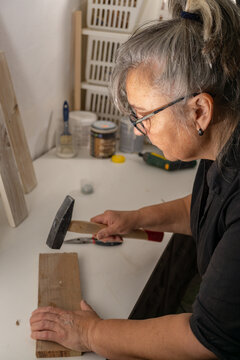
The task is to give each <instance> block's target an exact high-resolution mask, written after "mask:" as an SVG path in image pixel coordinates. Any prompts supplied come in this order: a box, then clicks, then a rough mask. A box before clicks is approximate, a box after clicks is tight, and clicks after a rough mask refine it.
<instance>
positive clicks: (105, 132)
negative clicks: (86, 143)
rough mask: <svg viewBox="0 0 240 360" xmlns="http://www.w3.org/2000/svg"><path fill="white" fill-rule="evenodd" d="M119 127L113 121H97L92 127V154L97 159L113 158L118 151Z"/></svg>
mask: <svg viewBox="0 0 240 360" xmlns="http://www.w3.org/2000/svg"><path fill="white" fill-rule="evenodd" d="M116 132H117V125H116V124H115V123H113V122H111V121H104V120H99V121H95V122H94V123H93V124H92V126H91V149H90V154H91V155H92V156H94V157H97V158H108V157H111V156H112V155H113V154H114V153H115V151H116Z"/></svg>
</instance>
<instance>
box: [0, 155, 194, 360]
mask: <svg viewBox="0 0 240 360" xmlns="http://www.w3.org/2000/svg"><path fill="white" fill-rule="evenodd" d="M124 155H125V157H126V162H125V163H122V164H115V163H113V162H112V161H111V160H110V159H95V158H92V157H90V156H89V155H88V152H86V151H82V152H81V153H80V154H79V155H78V157H76V158H73V159H60V158H57V157H56V156H55V152H54V150H52V151H50V152H49V153H47V154H45V155H44V156H42V157H41V158H39V159H37V160H36V161H34V167H35V171H36V175H37V179H38V186H37V187H36V188H35V189H34V190H33V191H32V192H31V193H30V194H28V195H26V201H27V205H28V209H29V216H28V218H27V219H26V220H25V221H24V222H23V223H22V224H20V225H19V226H18V227H17V228H10V227H9V225H8V223H7V219H6V216H5V213H4V211H3V206H2V202H1V199H0V234H1V235H0V288H1V295H0V359H4V360H16V359H21V360H22V359H24V360H30V359H31V360H32V359H35V341H34V340H32V339H31V338H30V326H29V318H30V315H31V312H32V311H33V310H34V309H35V308H36V306H37V298H38V294H37V292H38V257H39V253H51V252H57V251H61V252H77V253H78V255H79V267H80V280H81V290H82V297H83V298H84V299H85V300H86V301H87V302H88V303H89V304H90V305H91V306H93V308H94V309H95V310H96V311H97V313H98V314H99V315H100V316H101V317H104V318H127V317H128V316H129V314H130V312H131V310H132V308H133V306H134V304H135V303H136V301H137V299H138V296H139V295H140V293H141V291H142V289H143V288H144V285H145V283H146V282H147V280H148V278H149V276H150V274H151V272H152V270H153V269H154V266H155V265H156V263H157V261H158V259H159V257H160V256H161V254H162V252H163V250H164V248H165V246H166V245H167V242H168V240H169V238H170V234H165V236H164V240H163V242H162V243H155V242H150V241H144V240H134V239H125V240H124V244H123V245H121V246H116V247H101V246H97V245H91V244H88V245H63V246H62V248H61V250H51V249H49V248H48V247H47V246H46V239H47V235H48V233H49V230H50V227H51V224H52V221H53V219H54V217H55V215H56V212H57V210H58V208H59V206H60V205H61V203H62V201H63V200H64V198H65V196H66V195H67V194H69V195H71V196H72V197H74V198H75V205H74V211H73V217H72V219H75V220H90V218H91V217H92V216H94V215H96V214H99V213H101V212H103V211H104V210H106V209H117V210H131V209H137V208H139V207H142V206H145V205H150V204H156V203H159V202H162V201H168V200H172V199H175V198H177V197H182V196H184V195H187V194H188V193H190V192H191V189H192V184H193V179H194V175H195V172H196V169H195V168H194V169H188V170H180V171H176V172H167V171H164V170H161V169H158V168H155V167H152V166H149V165H146V164H145V163H144V161H143V160H142V159H141V158H140V157H138V156H137V155H136V154H124ZM81 179H88V180H90V181H91V182H92V183H93V186H94V193H93V194H91V195H83V194H81V192H80V181H81ZM73 236H74V234H73V233H68V234H67V236H66V239H67V238H71V237H73ZM16 321H19V325H18V326H17V325H16ZM77 358H78V357H77ZM79 359H80V357H79ZM84 359H85V360H90V359H101V357H99V356H97V355H95V354H90V353H89V354H84Z"/></svg>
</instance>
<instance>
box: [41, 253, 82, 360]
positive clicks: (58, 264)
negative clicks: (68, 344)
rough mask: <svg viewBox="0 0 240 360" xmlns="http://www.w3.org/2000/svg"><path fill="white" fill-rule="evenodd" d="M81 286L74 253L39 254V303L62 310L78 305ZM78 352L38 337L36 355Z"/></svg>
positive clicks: (78, 353)
mask: <svg viewBox="0 0 240 360" xmlns="http://www.w3.org/2000/svg"><path fill="white" fill-rule="evenodd" d="M80 301H81V290H80V276H79V266H78V256H77V253H53V254H40V255H39V283H38V306H55V307H60V308H62V309H65V310H78V309H79V308H80ZM79 355H81V353H80V352H77V351H73V350H70V349H67V348H65V347H63V346H61V345H59V344H56V343H54V342H50V341H39V340H38V341H37V343H36V356H37V357H38V358H47V357H68V356H79Z"/></svg>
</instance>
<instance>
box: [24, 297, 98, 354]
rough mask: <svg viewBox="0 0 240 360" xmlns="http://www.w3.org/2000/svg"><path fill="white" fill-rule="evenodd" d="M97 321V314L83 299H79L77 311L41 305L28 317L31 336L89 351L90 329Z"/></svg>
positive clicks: (70, 347) (77, 349) (73, 348)
mask: <svg viewBox="0 0 240 360" xmlns="http://www.w3.org/2000/svg"><path fill="white" fill-rule="evenodd" d="M99 321H101V319H100V318H99V316H98V315H97V314H96V313H95V311H94V310H93V309H92V308H91V307H90V306H89V305H88V304H87V303H86V302H85V301H81V303H80V310H79V311H66V310H62V309H59V308H55V307H51V306H48V307H41V308H38V309H37V310H35V311H34V312H33V313H32V316H31V318H30V324H31V337H32V338H33V339H35V340H48V341H54V342H57V343H58V344H61V345H63V346H65V347H66V348H69V349H72V350H76V351H82V352H86V351H91V331H92V330H93V329H94V327H95V325H96V324H97V323H98V322H99Z"/></svg>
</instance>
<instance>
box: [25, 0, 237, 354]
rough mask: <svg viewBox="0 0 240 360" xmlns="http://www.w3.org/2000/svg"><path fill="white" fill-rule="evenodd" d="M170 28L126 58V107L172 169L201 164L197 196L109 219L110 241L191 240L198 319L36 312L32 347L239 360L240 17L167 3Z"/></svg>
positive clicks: (118, 94)
mask: <svg viewBox="0 0 240 360" xmlns="http://www.w3.org/2000/svg"><path fill="white" fill-rule="evenodd" d="M169 5H170V9H171V10H172V14H173V18H172V19H171V20H168V21H161V22H158V23H155V24H154V25H151V26H148V27H146V28H144V29H141V30H140V31H138V32H136V33H135V34H134V35H133V36H132V37H131V38H130V39H129V40H128V41H127V42H126V43H125V44H123V45H122V46H121V48H120V50H119V52H118V56H117V60H116V67H115V70H114V73H113V78H112V92H113V98H114V101H115V103H116V105H117V106H118V108H119V109H120V110H121V111H123V112H128V113H129V114H130V120H131V122H132V124H133V125H134V126H135V132H136V133H137V134H138V135H146V136H148V137H149V139H150V140H151V142H152V143H153V144H154V145H156V146H157V147H159V148H160V149H161V150H162V151H163V152H164V155H165V156H166V157H167V158H168V159H170V160H176V159H181V160H185V161H187V160H192V159H202V160H201V162H200V165H199V169H198V172H197V175H196V179H195V184H194V187H193V192H192V195H189V196H187V197H185V198H182V199H177V200H175V201H171V202H168V203H164V204H159V205H154V206H149V207H144V208H141V209H139V210H136V211H128V212H127V211H126V212H125V211H122V212H120V211H119V212H118V211H110V210H108V211H106V212H104V213H103V214H100V215H98V216H96V217H94V218H93V219H92V221H95V222H100V223H104V224H107V225H108V226H107V227H106V228H105V229H103V230H101V231H100V232H99V233H98V238H99V239H102V240H103V241H109V240H112V239H113V235H116V234H118V235H117V236H119V235H121V234H124V233H127V232H128V231H130V230H131V229H136V228H140V227H143V228H152V229H154V230H159V231H169V232H177V233H183V234H192V235H193V237H194V239H195V241H196V246H197V260H198V270H199V273H200V275H201V277H202V283H201V287H200V290H199V294H198V296H197V298H196V300H195V303H194V306H193V313H192V314H186V313H184V314H178V315H171V316H163V317H160V318H156V319H148V320H140V321H139V320H138V321H135V320H114V319H113V320H103V319H100V318H99V317H98V315H97V314H96V313H95V312H94V311H93V310H92V309H91V308H90V306H89V305H87V304H86V303H85V302H82V303H81V310H79V311H76V312H67V314H68V316H70V317H71V319H72V321H71V322H69V324H66V322H64V317H65V316H66V311H63V310H61V309H56V308H41V309H38V310H35V312H34V313H33V315H32V317H31V328H32V338H33V339H44V340H53V341H56V342H58V343H60V344H63V345H65V346H66V347H69V348H72V349H77V350H82V351H94V352H96V353H98V354H101V355H102V356H105V357H108V358H111V359H118V360H119V359H171V360H174V359H184V360H187V359H212V358H213V359H214V358H219V359H239V358H240V286H239V283H240V142H239V139H240V134H239V133H240V124H239V121H240V98H239V97H240V66H239V63H240V14H239V10H238V8H237V6H236V5H235V4H234V3H233V2H232V1H231V0H218V1H217V0H187V1H185V0H170V4H169Z"/></svg>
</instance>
